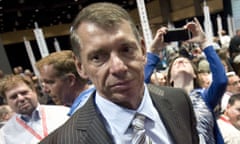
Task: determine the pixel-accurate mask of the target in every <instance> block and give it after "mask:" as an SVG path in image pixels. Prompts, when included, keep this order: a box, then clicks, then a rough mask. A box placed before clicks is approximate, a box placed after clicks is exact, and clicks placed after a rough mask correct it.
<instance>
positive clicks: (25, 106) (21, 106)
mask: <svg viewBox="0 0 240 144" xmlns="http://www.w3.org/2000/svg"><path fill="white" fill-rule="evenodd" d="M29 105H30V104H29V103H24V104H21V105H20V106H19V108H20V109H27V108H28V107H29Z"/></svg>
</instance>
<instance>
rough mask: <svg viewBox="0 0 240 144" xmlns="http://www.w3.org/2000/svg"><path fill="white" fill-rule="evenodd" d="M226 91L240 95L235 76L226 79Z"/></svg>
mask: <svg viewBox="0 0 240 144" xmlns="http://www.w3.org/2000/svg"><path fill="white" fill-rule="evenodd" d="M227 91H228V92H231V93H232V94H236V93H240V78H239V77H238V76H237V75H234V76H231V77H229V78H228V86H227Z"/></svg>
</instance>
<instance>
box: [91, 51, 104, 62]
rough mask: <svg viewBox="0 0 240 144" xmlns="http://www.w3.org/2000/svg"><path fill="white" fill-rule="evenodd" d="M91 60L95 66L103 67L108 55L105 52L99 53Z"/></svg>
mask: <svg viewBox="0 0 240 144" xmlns="http://www.w3.org/2000/svg"><path fill="white" fill-rule="evenodd" d="M89 59H90V62H91V63H93V64H94V65H102V64H104V63H105V62H106V61H107V59H108V55H107V53H105V52H97V53H94V54H92V55H91V56H90V58H89Z"/></svg>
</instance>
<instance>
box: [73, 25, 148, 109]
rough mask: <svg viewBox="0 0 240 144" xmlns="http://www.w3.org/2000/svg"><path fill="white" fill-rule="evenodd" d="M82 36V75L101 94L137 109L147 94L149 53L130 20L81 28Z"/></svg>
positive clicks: (78, 65)
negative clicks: (112, 24)
mask: <svg viewBox="0 0 240 144" xmlns="http://www.w3.org/2000/svg"><path fill="white" fill-rule="evenodd" d="M78 34H79V36H80V38H81V44H82V45H81V46H82V49H81V53H80V60H79V61H78V60H77V61H76V65H77V68H78V71H79V73H80V75H81V76H83V77H89V78H90V80H91V81H92V82H93V84H94V85H95V86H96V88H97V91H98V92H99V93H100V95H101V96H103V97H105V98H106V99H108V100H111V101H113V102H114V103H117V104H120V105H122V106H126V107H128V108H136V107H137V106H138V104H139V103H140V101H141V98H142V95H143V90H144V89H143V82H144V65H145V63H146V56H145V54H146V52H145V47H144V44H143V42H142V43H140V42H138V41H137V39H136V37H135V36H134V34H133V32H132V30H131V27H130V25H129V23H128V22H126V21H124V22H123V23H121V24H120V25H119V27H117V28H116V27H115V28H111V29H108V30H104V29H102V28H100V27H98V26H97V25H95V24H93V23H87V22H85V23H82V24H81V26H80V27H79V28H78Z"/></svg>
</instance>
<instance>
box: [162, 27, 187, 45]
mask: <svg viewBox="0 0 240 144" xmlns="http://www.w3.org/2000/svg"><path fill="white" fill-rule="evenodd" d="M190 38H191V32H190V31H189V30H188V29H184V28H176V29H173V30H168V31H167V33H166V34H165V35H164V42H172V41H185V40H188V39H190Z"/></svg>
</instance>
